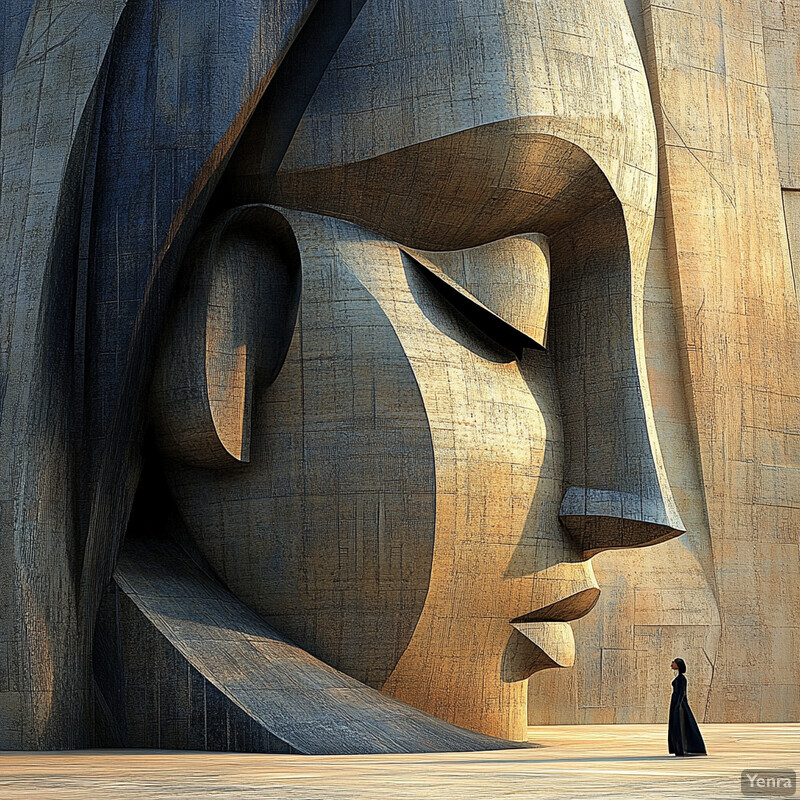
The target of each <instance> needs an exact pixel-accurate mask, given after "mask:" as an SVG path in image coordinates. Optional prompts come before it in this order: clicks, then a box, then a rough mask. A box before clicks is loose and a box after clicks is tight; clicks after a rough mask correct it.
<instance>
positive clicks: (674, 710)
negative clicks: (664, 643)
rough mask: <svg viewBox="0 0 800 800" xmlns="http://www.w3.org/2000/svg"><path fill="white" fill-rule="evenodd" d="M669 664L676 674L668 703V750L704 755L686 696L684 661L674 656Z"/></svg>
mask: <svg viewBox="0 0 800 800" xmlns="http://www.w3.org/2000/svg"><path fill="white" fill-rule="evenodd" d="M671 666H672V669H674V670H677V673H678V674H677V675H676V676H675V679H674V680H673V681H672V700H671V701H670V704H669V732H668V734H667V742H668V743H669V752H670V753H674V754H675V755H676V756H704V755H706V746H705V743H704V742H703V737H702V736H701V735H700V728H698V727H697V722H696V721H695V718H694V714H692V709H691V708H689V700H688V698H687V697H686V662H685V661H684V660H683V659H682V658H676V659H675V660H674V661H673V662H672V664H671Z"/></svg>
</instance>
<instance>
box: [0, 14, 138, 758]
mask: <svg viewBox="0 0 800 800" xmlns="http://www.w3.org/2000/svg"><path fill="white" fill-rule="evenodd" d="M124 5H125V3H124V0H99V1H98V0H94V1H93V2H82V1H79V2H70V3H62V2H56V0H51V1H50V2H48V1H47V0H43V1H42V2H37V3H35V4H34V6H33V8H32V10H31V13H30V16H29V18H28V20H27V27H26V29H25V33H24V35H23V38H22V42H21V45H20V47H19V57H18V59H17V60H16V67H15V69H14V72H13V76H11V77H9V78H8V79H7V80H6V81H4V92H3V95H4V97H3V116H2V136H1V138H0V147H1V148H2V197H0V259H2V260H1V261H0V276H1V278H0V279H1V280H2V287H3V298H2V306H0V526H1V527H2V531H3V538H2V542H1V543H0V565H2V566H0V613H1V614H2V621H1V622H0V652H2V651H4V656H5V657H4V658H2V659H0V748H23V747H24V748H30V749H48V748H53V747H59V746H61V747H63V746H75V745H77V744H79V743H80V742H81V740H82V736H83V735H84V726H83V719H82V718H83V711H84V708H85V705H86V703H85V697H84V692H85V690H86V686H85V682H84V681H82V679H81V676H82V675H83V674H84V670H83V669H82V667H81V655H82V648H81V643H80V638H79V633H78V629H77V599H76V592H75V585H76V581H75V571H76V566H77V565H76V561H75V550H76V544H77V532H76V530H75V528H74V525H73V507H72V503H73V499H74V498H73V494H72V490H71V479H72V474H73V470H74V468H75V465H74V463H73V461H72V439H71V434H72V430H71V417H70V389H71V374H70V371H69V365H70V362H71V350H70V337H69V331H70V329H71V325H72V308H71V295H72V290H71V282H72V271H71V270H72V266H73V262H72V256H73V255H74V252H75V250H74V247H75V239H74V236H73V233H74V228H73V227H72V226H73V225H74V223H75V219H76V216H77V213H78V202H79V198H80V191H81V182H82V173H83V168H84V157H85V147H86V142H87V135H88V130H89V127H90V124H91V120H92V118H93V111H94V104H95V103H96V99H97V98H96V93H95V89H96V84H97V81H98V76H99V75H100V73H101V70H102V65H103V61H104V58H105V55H106V50H107V47H108V44H109V42H110V40H111V36H112V33H113V31H114V27H115V25H116V23H117V20H118V19H119V15H120V13H121V12H122V9H123V8H124Z"/></svg>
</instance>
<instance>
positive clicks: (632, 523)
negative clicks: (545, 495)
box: [558, 486, 683, 558]
mask: <svg viewBox="0 0 800 800" xmlns="http://www.w3.org/2000/svg"><path fill="white" fill-rule="evenodd" d="M558 517H559V519H560V520H561V522H562V523H563V525H564V527H565V528H566V529H567V531H568V532H569V534H570V536H571V537H572V538H573V539H575V541H576V542H577V543H578V546H579V547H580V549H581V551H582V553H583V556H584V558H591V557H592V556H594V555H597V554H598V553H600V552H602V551H603V550H619V549H622V548H626V547H645V546H647V545H651V544H658V543H659V542H665V541H667V539H672V538H674V537H675V536H679V535H680V534H681V533H682V532H683V526H682V525H681V524H680V520H677V521H676V520H674V519H670V518H669V516H668V515H667V514H666V513H665V507H664V504H663V502H660V501H659V500H651V499H648V498H645V497H642V496H641V495H636V494H631V493H629V492H620V491H615V490H613V489H611V490H609V489H591V488H583V487H577V486H571V487H570V488H569V489H567V491H566V493H565V494H564V499H563V501H562V502H561V508H560V509H559V512H558Z"/></svg>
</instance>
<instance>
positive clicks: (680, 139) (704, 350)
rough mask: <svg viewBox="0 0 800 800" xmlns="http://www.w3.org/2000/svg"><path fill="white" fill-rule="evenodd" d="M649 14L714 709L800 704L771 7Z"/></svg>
mask: <svg viewBox="0 0 800 800" xmlns="http://www.w3.org/2000/svg"><path fill="white" fill-rule="evenodd" d="M644 18H645V27H646V31H647V46H648V56H649V62H650V63H649V65H648V72H649V78H650V80H651V87H652V89H653V93H654V106H655V109H656V121H657V125H658V128H659V138H660V151H661V168H662V174H661V181H662V186H663V187H664V196H665V212H666V219H667V226H668V230H669V231H670V236H669V243H668V244H669V251H670V261H671V264H672V282H673V292H674V297H675V303H676V306H677V309H678V317H679V328H680V330H681V334H682V340H683V341H682V348H683V350H684V352H685V353H686V357H687V373H686V379H687V399H688V402H689V405H690V409H691V413H692V416H693V418H694V420H695V424H696V427H697V440H698V444H699V455H700V469H701V474H702V482H703V490H704V495H705V500H706V508H707V512H708V519H709V525H710V532H711V542H712V548H713V557H714V568H715V574H716V580H717V593H718V594H717V596H718V599H719V605H720V608H721V612H722V632H721V638H720V646H719V652H718V654H717V658H716V663H715V672H714V678H713V681H712V684H711V694H710V698H709V708H708V713H709V715H708V719H709V720H713V721H720V722H722V721H724V722H740V721H750V722H752V721H763V722H767V721H778V720H790V719H796V718H797V716H798V714H800V691H799V690H798V685H797V678H796V663H797V657H798V645H799V644H800V637H799V636H798V621H797V607H798V599H800V598H798V586H799V585H800V563H798V557H797V531H798V523H800V469H799V468H800V448H798V444H799V443H800V439H798V435H799V434H800V429H799V428H798V422H797V420H798V418H800V416H799V415H798V412H800V376H799V375H798V366H799V365H798V336H799V335H800V319H798V314H797V305H796V300H795V292H794V286H793V281H792V276H791V270H790V263H789V254H788V248H787V237H786V228H785V222H784V215H783V208H782V203H781V193H780V181H779V168H778V156H777V154H776V149H775V135H774V128H773V117H772V107H771V104H770V93H769V91H768V89H767V83H768V76H767V68H766V58H765V46H764V38H763V36H762V30H763V23H762V14H761V7H760V6H759V4H758V3H755V2H749V1H748V2H743V3H732V2H728V1H727V0H693V2H688V3H681V4H679V5H678V4H669V5H666V6H649V7H648V8H646V9H645V13H644Z"/></svg>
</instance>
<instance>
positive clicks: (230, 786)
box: [0, 724, 800, 800]
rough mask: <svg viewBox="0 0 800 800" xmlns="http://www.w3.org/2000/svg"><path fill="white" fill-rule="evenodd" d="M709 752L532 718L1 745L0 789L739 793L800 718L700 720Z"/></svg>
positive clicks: (799, 752) (0, 796)
mask: <svg viewBox="0 0 800 800" xmlns="http://www.w3.org/2000/svg"><path fill="white" fill-rule="evenodd" d="M702 732H703V735H704V737H705V740H706V746H707V748H708V750H709V753H710V755H709V756H708V757H706V758H687V759H676V758H674V757H671V756H669V755H667V752H666V749H667V745H666V738H667V731H666V726H664V725H591V726H552V727H540V728H531V729H530V740H531V741H532V742H536V743H537V744H540V745H543V747H539V748H533V749H530V750H508V751H495V752H487V753H447V754H435V755H406V756H269V755H268V756H263V755H241V754H236V755H232V754H226V753H177V752H165V751H119V750H105V751H101V750H83V751H73V752H65V753H8V752H5V753H0V800H17V798H37V800H56V798H57V800H73V799H74V798H81V799H82V798H91V800H144V799H145V798H147V800H150V798H158V799H159V800H162V798H169V799H170V800H172V799H173V798H175V800H189V798H198V799H199V798H202V799H203V800H239V798H242V799H244V798H247V800H250V799H251V798H252V799H253V800H255V798H258V799H259V800H263V799H264V798H292V799H294V798H309V800H311V799H312V798H313V800H339V798H342V800H344V799H345V798H346V799H347V800H356V799H357V798H365V800H366V798H369V800H384V799H385V798H403V799H404V800H405V799H406V798H408V800H411V798H414V799H416V798H425V800H438V798H443V799H444V798H447V800H450V798H452V799H453V800H469V799H471V798H481V800H483V798H492V800H494V799H495V798H497V799H498V800H500V799H502V800H507V799H508V798H558V800H565V799H566V800H568V798H582V799H585V798H603V800H614V799H615V798H654V797H659V798H673V799H675V798H687V799H689V798H690V799H691V800H699V799H700V798H741V797H742V792H741V787H740V775H741V772H742V770H743V769H749V770H752V769H795V770H800V725H798V724H791V725H789V724H786V725H703V726H702Z"/></svg>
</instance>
